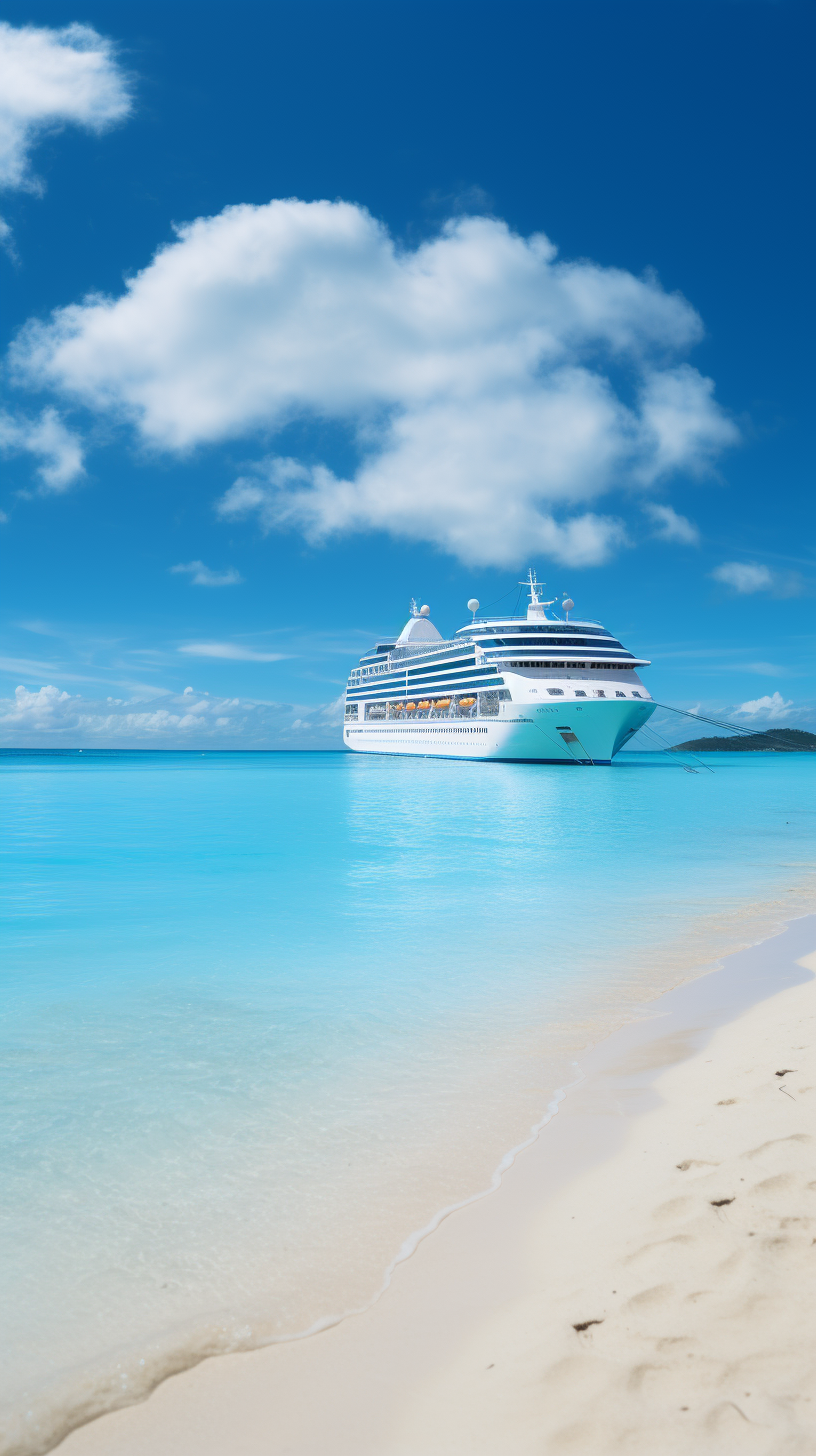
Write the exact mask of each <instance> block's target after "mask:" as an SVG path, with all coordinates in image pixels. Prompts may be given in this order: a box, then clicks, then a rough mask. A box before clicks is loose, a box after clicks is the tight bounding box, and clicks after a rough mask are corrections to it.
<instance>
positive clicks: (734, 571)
mask: <svg viewBox="0 0 816 1456" xmlns="http://www.w3.org/2000/svg"><path fill="white" fill-rule="evenodd" d="M711 576H712V578H713V580H714V581H719V582H722V584H723V585H724V586H729V587H731V589H732V591H735V592H737V593H739V595H740V596H751V595H752V594H753V593H754V592H770V593H771V595H772V596H775V597H800V596H805V595H807V593H808V591H809V590H810V584H809V583H808V582H807V581H806V580H805V579H804V578H803V577H802V576H801V575H800V574H799V572H798V571H771V569H770V567H768V566H763V565H761V564H759V563H758V562H754V561H724V562H723V564H722V566H717V567H715V569H714V571H712V572H711Z"/></svg>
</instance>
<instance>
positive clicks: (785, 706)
mask: <svg viewBox="0 0 816 1456" xmlns="http://www.w3.org/2000/svg"><path fill="white" fill-rule="evenodd" d="M792 709H793V702H788V703H786V702H785V699H784V698H783V697H782V694H781V693H773V694H772V695H770V696H769V695H768V694H767V693H766V695H765V697H764V698H754V699H753V700H752V701H751V702H748V703H742V704H741V705H740V706H739V707H738V708H735V709H734V713H735V715H738V716H740V717H742V718H765V719H767V720H768V722H769V723H775V722H779V720H780V719H782V718H788V717H790V714H791V710H792Z"/></svg>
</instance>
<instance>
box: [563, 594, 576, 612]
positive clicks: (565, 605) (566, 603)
mask: <svg viewBox="0 0 816 1456" xmlns="http://www.w3.org/2000/svg"><path fill="white" fill-rule="evenodd" d="M561 606H562V609H563V610H564V611H565V612H571V611H572V610H573V608H574V606H575V603H574V601H573V600H572V597H567V599H566V601H564V602H562V603H561Z"/></svg>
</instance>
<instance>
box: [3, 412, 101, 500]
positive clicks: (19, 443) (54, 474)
mask: <svg viewBox="0 0 816 1456" xmlns="http://www.w3.org/2000/svg"><path fill="white" fill-rule="evenodd" d="M0 451H1V452H2V453H3V454H4V455H14V454H20V453H26V454H29V455H34V456H35V458H37V459H38V460H39V461H40V464H39V465H38V466H37V474H38V476H39V478H40V491H41V493H42V494H48V493H53V494H59V493H61V492H62V491H64V490H68V489H69V487H70V486H72V485H73V484H74V482H75V481H76V480H78V479H79V478H80V476H82V475H84V474H85V468H84V465H83V447H82V440H81V439H80V437H79V435H77V434H76V433H75V432H74V431H73V430H70V429H69V428H68V426H67V425H66V424H65V423H64V421H63V420H62V419H61V418H60V416H59V415H58V413H57V411H56V410H55V409H52V408H48V409H44V410H43V411H42V412H41V414H40V415H39V416H37V418H35V419H31V418H29V417H28V416H26V415H21V414H10V413H9V412H8V411H5V410H4V411H2V412H0Z"/></svg>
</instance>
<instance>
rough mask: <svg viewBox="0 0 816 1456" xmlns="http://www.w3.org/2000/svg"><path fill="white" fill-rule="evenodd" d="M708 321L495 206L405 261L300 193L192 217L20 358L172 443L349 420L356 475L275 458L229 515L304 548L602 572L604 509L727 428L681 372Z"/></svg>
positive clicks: (693, 456) (44, 377) (382, 237)
mask: <svg viewBox="0 0 816 1456" xmlns="http://www.w3.org/2000/svg"><path fill="white" fill-rule="evenodd" d="M701 335H702V325H701V323H700V320H699V318H698V316H697V314H696V313H695V312H694V310H693V309H692V308H691V307H690V305H689V304H688V303H687V302H686V301H685V300H684V299H682V298H680V297H679V296H678V295H670V294H667V293H665V292H664V291H663V290H662V289H661V288H660V286H659V284H658V283H657V282H656V281H655V280H654V279H653V278H651V277H647V278H635V277H634V276H633V275H632V274H630V273H627V272H625V271H624V270H621V269H614V268H601V267H598V266H596V265H595V264H593V263H590V262H577V263H562V262H559V261H557V258H556V249H555V247H554V246H553V244H552V243H551V242H550V241H549V240H548V239H547V238H546V237H544V236H543V235H542V234H538V235H535V236H533V237H530V238H521V237H519V236H517V235H515V234H513V233H512V232H511V231H510V229H509V228H508V227H507V226H506V224H504V223H503V222H501V221H499V220H497V219H494V218H484V217H481V218H480V217H464V218H462V217H460V218H458V219H456V220H454V221H453V222H451V223H449V224H448V225H447V226H446V227H445V229H444V231H443V232H442V234H441V235H440V236H439V237H437V238H435V239H433V240H431V241H429V242H427V243H424V244H423V245H422V246H421V247H419V248H418V249H417V250H416V251H414V252H409V251H404V250H401V249H399V248H397V246H396V245H395V244H394V242H393V240H392V239H391V238H390V237H389V235H388V233H387V232H386V230H385V228H384V227H382V226H381V224H379V223H378V222H376V221H375V219H374V218H372V217H371V216H370V214H369V213H368V212H366V211H365V209H363V208H361V207H356V206H353V205H351V204H348V203H342V202H340V203H329V202H315V203H304V202H299V201H297V200H290V201H274V202H271V203H269V204H267V205H265V206H259V207H255V206H249V205H244V206H238V207H230V208H227V209H225V211H224V212H222V213H220V214H219V215H218V216H216V217H212V218H199V219H198V220H197V221H196V222H193V223H190V224H188V225H185V226H184V227H181V228H179V229H178V235H177V239H176V241H175V242H173V243H172V244H170V245H169V246H167V247H165V248H163V249H161V250H160V251H159V252H158V253H157V254H156V256H155V258H154V260H153V262H152V263H151V264H150V265H149V266H148V267H146V268H145V269H144V270H143V271H142V272H141V273H139V274H138V275H137V276H136V277H135V278H132V279H131V280H130V281H129V282H128V284H127V286H126V290H125V292H124V293H123V294H122V296H120V297H119V298H116V299H111V298H100V297H91V298H87V299H86V300H85V301H84V302H83V303H81V304H77V305H73V306H70V307H68V308H64V309H61V310H58V311H57V312H56V313H55V314H54V315H53V317H52V319H51V320H50V322H47V323H40V322H36V321H33V322H31V323H30V324H29V325H28V326H27V327H26V329H25V330H24V331H23V332H22V334H21V335H20V337H19V338H18V340H17V343H16V345H15V348H14V350H13V361H14V364H15V367H16V369H17V373H18V378H19V379H21V380H24V381H28V382H30V383H33V384H34V385H36V386H37V387H40V388H42V387H51V388H54V389H56V390H58V391H60V392H61V393H62V394H63V395H65V396H67V397H70V398H72V399H75V400H79V401H81V402H82V403H83V404H85V405H87V406H89V407H90V408H92V409H96V410H99V411H105V412H109V413H112V414H114V415H115V416H118V417H119V418H121V419H126V420H129V421H130V422H132V424H133V425H134V426H135V427H136V429H137V430H138V432H139V434H140V435H141V437H142V439H143V441H145V442H147V443H149V444H151V445H153V446H154V447H156V448H159V449H164V450H171V451H187V450H190V449H191V448H193V447H195V446H199V445H203V444H208V443H214V442H217V441H223V440H227V439H232V438H240V437H247V436H252V435H257V434H266V435H269V434H270V433H272V432H275V431H276V430H280V429H281V428H282V427H284V426H285V425H287V424H289V423H291V422H292V421H294V420H301V421H306V422H308V421H309V420H311V419H314V418H318V417H319V418H323V419H331V420H334V421H338V422H340V423H341V424H343V425H345V426H346V427H347V428H348V429H349V431H350V432H351V435H352V437H353V440H354V443H355V445H356V448H357V452H358V465H357V467H356V469H355V470H354V471H353V472H352V473H351V474H350V478H348V479H341V478H339V477H338V476H337V474H335V473H334V472H333V471H332V470H330V469H329V468H328V467H327V465H326V464H324V463H315V462H313V461H312V462H303V461H292V460H290V459H287V458H281V457H279V456H277V455H275V454H273V455H272V456H270V457H268V458H267V459H265V460H264V461H262V462H261V464H260V465H259V466H258V467H257V468H255V469H253V470H251V471H250V472H248V473H247V474H245V475H244V476H242V477H241V479H240V480H239V481H238V482H236V484H235V485H234V486H233V487H232V489H231V490H230V491H229V492H228V493H227V495H226V496H225V498H224V500H223V501H222V503H221V513H222V514H223V515H233V516H236V515H239V514H244V515H246V514H248V513H250V512H252V511H254V512H256V513H258V514H259V515H260V517H261V519H262V521H263V523H264V525H265V527H266V528H270V527H280V526H282V525H290V526H294V527H296V528H298V529H300V530H302V531H304V532H305V533H306V534H307V535H308V536H310V537H311V538H313V539H315V540H321V539H323V538H325V537H327V536H329V535H331V534H333V533H336V532H344V531H346V532H347V531H368V530H386V531H390V532H392V533H394V534H397V535H400V536H403V537H407V538H409V539H414V540H425V541H431V542H433V543H434V544H436V545H439V546H441V547H443V548H444V549H445V550H447V551H450V552H451V553H453V554H454V555H457V556H459V557H460V558H461V559H463V560H465V561H468V562H472V563H484V564H496V565H511V564H513V563H515V562H517V561H518V560H520V559H521V558H522V557H526V556H527V555H529V554H530V552H533V553H534V554H541V555H549V556H553V557H555V558H556V559H558V560H561V561H564V562H568V563H572V564H576V565H581V564H584V565H590V564H593V563H595V562H599V561H602V560H604V559H605V558H606V557H607V556H608V555H609V554H610V552H611V551H612V550H614V549H615V548H616V547H617V546H620V545H621V544H623V542H624V540H625V537H624V532H623V528H622V526H621V524H620V522H619V521H617V520H616V519H615V518H614V517H610V516H608V515H605V514H599V513H597V512H596V511H595V510H594V509H592V507H593V506H594V504H595V503H596V502H597V501H598V500H599V499H600V498H601V497H602V496H603V495H604V494H606V493H608V492H609V491H611V490H613V489H616V488H618V487H634V488H637V489H644V488H646V487H647V486H648V485H649V484H651V483H652V482H653V481H654V480H656V479H658V478H660V477H662V476H664V475H666V474H669V473H671V472H673V471H677V470H685V471H692V472H695V473H699V472H700V471H702V470H704V469H706V468H709V467H710V463H711V461H712V459H713V458H714V456H715V455H716V454H717V452H718V451H720V450H722V449H723V448H724V447H725V446H726V445H729V444H733V443H735V441H736V440H737V431H736V428H735V427H734V425H733V424H731V422H730V421H729V420H727V419H726V417H725V416H724V415H723V414H722V412H721V411H720V409H719V408H718V406H717V405H716V404H715V402H714V399H713V393H712V391H713V386H712V383H711V381H710V380H707V379H704V378H703V377H702V376H701V375H700V374H699V373H697V371H696V370H694V369H692V368H690V367H689V366H688V365H686V364H683V363H679V364H678V363H677V355H678V354H681V353H682V352H684V351H685V350H687V349H688V348H689V347H690V346H692V345H693V344H694V343H695V342H697V341H698V340H699V338H700V337H701ZM613 365H614V366H615V369H616V371H617V372H621V371H622V372H623V374H624V375H626V376H628V378H629V380H630V381H631V385H632V387H633V391H634V396H633V397H634V399H635V403H634V404H627V403H625V402H624V400H623V399H622V398H621V397H620V396H619V395H618V394H617V393H616V392H615V389H614V388H613V385H612V382H611V377H610V373H611V368H612V366H613Z"/></svg>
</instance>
